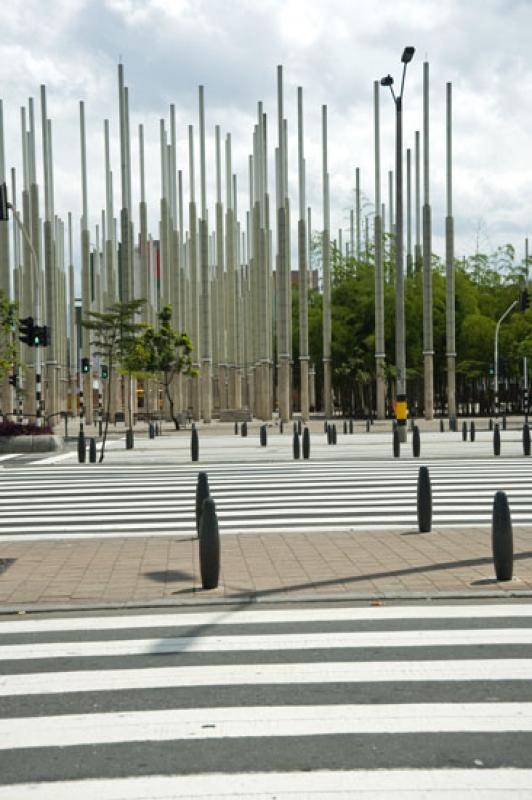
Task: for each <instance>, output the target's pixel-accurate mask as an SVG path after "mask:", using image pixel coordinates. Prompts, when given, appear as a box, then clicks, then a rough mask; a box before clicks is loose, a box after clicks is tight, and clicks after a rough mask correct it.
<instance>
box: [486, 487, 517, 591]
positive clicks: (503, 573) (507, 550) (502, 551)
mask: <svg viewBox="0 0 532 800" xmlns="http://www.w3.org/2000/svg"><path fill="white" fill-rule="evenodd" d="M491 549H492V552H493V565H494V567H495V575H496V577H497V580H498V581H511V580H512V574H513V563H514V541H513V532H512V517H511V514H510V507H509V505H508V498H507V497H506V493H505V492H496V493H495V497H494V498H493V514H492V520H491Z"/></svg>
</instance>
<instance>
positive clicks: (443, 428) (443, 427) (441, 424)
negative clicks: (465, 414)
mask: <svg viewBox="0 0 532 800" xmlns="http://www.w3.org/2000/svg"><path fill="white" fill-rule="evenodd" d="M444 431H445V426H444V424H443V420H442V419H440V433H443V432H444Z"/></svg>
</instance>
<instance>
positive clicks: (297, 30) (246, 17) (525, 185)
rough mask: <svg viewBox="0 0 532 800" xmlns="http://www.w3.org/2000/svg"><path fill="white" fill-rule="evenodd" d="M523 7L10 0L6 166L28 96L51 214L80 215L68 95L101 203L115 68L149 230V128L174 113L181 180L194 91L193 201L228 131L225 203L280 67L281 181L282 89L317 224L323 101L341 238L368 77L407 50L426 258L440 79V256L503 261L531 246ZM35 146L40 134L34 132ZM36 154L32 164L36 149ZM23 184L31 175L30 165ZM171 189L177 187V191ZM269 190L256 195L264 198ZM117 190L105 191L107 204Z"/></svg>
mask: <svg viewBox="0 0 532 800" xmlns="http://www.w3.org/2000/svg"><path fill="white" fill-rule="evenodd" d="M531 30H532V2H531V0H380V2H379V3H376V2H371V1H370V0H365V2H363V1H362V0H327V2H326V1H325V0H47V2H46V3H43V2H42V0H11V2H3V3H1V7H0V31H1V38H0V63H1V64H2V81H1V84H0V96H1V97H2V99H3V103H4V127H5V151H6V166H7V169H9V168H11V167H12V166H14V167H16V168H17V171H18V170H19V169H20V166H21V154H20V107H21V105H23V104H24V103H27V99H28V97H34V98H35V100H36V107H37V110H40V106H39V87H40V85H41V84H43V83H44V84H46V86H47V91H48V113H49V115H50V117H51V118H52V121H53V138H54V160H55V202H56V213H58V214H59V215H60V216H62V217H63V218H66V215H67V212H68V211H72V212H73V215H74V219H75V220H77V219H79V215H80V205H81V203H80V200H81V191H80V179H79V174H80V167H79V164H80V149H79V132H78V131H79V128H78V125H79V101H80V100H84V101H85V103H86V120H87V123H86V124H87V134H88V166H89V206H90V208H89V210H90V216H91V220H92V222H93V223H96V222H97V220H98V216H99V214H100V211H101V209H102V208H103V206H104V189H103V186H104V184H103V120H104V118H109V120H110V124H111V130H112V136H113V140H114V141H113V148H112V158H113V169H114V172H115V189H118V187H119V180H118V178H119V159H118V147H117V140H118V104H117V63H118V62H119V60H121V61H122V63H123V64H124V69H125V75H126V83H127V85H128V86H129V89H130V108H131V114H132V125H131V130H132V153H133V170H134V182H133V202H134V203H135V202H136V201H138V178H137V175H138V158H137V133H136V132H137V129H138V124H139V123H140V122H142V123H144V126H145V138H146V171H147V193H148V201H149V203H150V207H151V212H150V219H151V221H152V229H153V230H155V220H156V209H157V204H158V197H159V192H160V162H159V144H158V142H159V120H160V119H161V118H162V117H166V118H168V109H169V105H170V103H174V104H175V105H176V111H177V122H178V139H179V152H178V159H179V163H178V168H183V170H184V173H185V176H186V173H187V172H188V170H187V156H186V126H187V125H188V124H189V123H193V124H194V125H197V120H198V111H197V94H198V86H199V85H200V84H202V85H204V87H205V99H206V125H207V131H208V142H207V157H208V169H209V176H210V178H209V204H211V205H212V202H213V200H214V196H213V185H212V176H213V166H214V164H213V162H214V136H213V132H214V125H215V124H220V125H221V127H222V130H223V132H224V133H225V132H231V134H232V137H233V144H234V155H233V167H234V169H235V171H236V172H237V173H238V176H239V186H240V197H239V205H240V208H244V207H245V206H246V204H247V177H246V168H247V156H248V153H249V152H250V148H251V136H252V131H253V125H254V121H255V118H256V106H257V101H258V100H262V101H263V102H264V105H265V110H266V111H267V112H268V114H269V115H270V146H271V147H273V146H274V143H275V142H274V139H275V136H274V132H275V117H274V115H275V110H276V109H275V97H276V83H275V81H276V67H277V65H278V64H282V65H283V66H284V75H285V97H286V101H285V103H286V107H285V108H286V111H285V113H286V115H287V117H288V125H289V151H290V155H289V158H290V178H289V181H290V187H291V193H292V198H293V203H294V205H295V204H296V202H297V173H296V166H297V164H296V154H297V136H296V134H297V130H296V124H297V117H296V91H297V87H298V86H302V87H303V89H304V104H305V149H306V157H307V169H308V180H309V197H308V200H309V202H310V203H311V205H312V206H313V220H314V224H315V226H316V227H320V226H321V188H320V180H321V131H320V114H321V106H322V104H327V106H328V118H329V171H330V176H331V178H330V180H331V206H332V213H331V227H332V230H333V232H334V231H335V230H337V229H338V228H339V227H342V228H343V229H344V230H345V231H346V232H347V229H348V209H349V208H350V207H351V206H352V204H353V189H354V172H355V167H357V166H358V167H360V169H361V176H362V189H363V192H364V195H365V197H366V198H367V203H368V205H367V208H368V210H369V208H370V204H371V203H372V202H373V185H374V184H373V180H374V179H373V108H372V95H373V81H374V80H375V79H379V78H380V77H381V76H382V75H385V74H386V73H388V72H390V73H392V75H395V77H396V80H397V79H399V78H400V74H401V72H400V66H401V65H400V57H401V53H402V50H403V47H404V46H405V45H413V46H414V47H415V48H416V54H415V57H414V61H413V62H412V64H411V65H410V67H409V71H408V75H407V85H406V90H405V99H404V104H405V106H404V124H405V130H404V137H405V147H412V148H413V146H414V132H415V130H420V129H421V125H422V106H421V90H422V70H423V67H422V64H423V61H424V60H428V61H429V63H430V76H431V87H430V122H431V147H430V180H431V203H432V208H433V220H434V248H433V249H434V250H435V251H436V252H439V253H440V254H442V255H443V252H444V249H443V240H442V231H443V218H444V215H445V85H446V82H447V81H452V84H453V112H454V132H453V136H454V142H453V146H454V213H455V227H456V252H457V255H462V254H470V253H473V252H474V251H475V250H476V249H477V247H478V248H479V249H480V250H481V251H483V252H491V251H493V250H495V249H496V247H498V246H499V245H503V244H505V243H507V242H511V243H512V244H513V245H514V246H515V248H516V250H517V255H518V257H519V258H521V257H522V255H523V249H524V239H525V237H527V236H529V235H530V236H531V237H532V192H531V188H532V66H531V59H530V44H529V40H530V31H531ZM381 119H382V144H381V152H382V168H383V186H382V190H383V199H387V181H386V180H385V179H386V173H387V170H388V169H391V168H392V167H393V158H394V139H393V121H394V110H393V105H392V102H391V98H390V96H389V93H384V90H382V100H381ZM39 147H40V137H39ZM39 155H40V154H39ZM38 170H39V173H40V174H42V166H41V162H40V157H39V164H38ZM187 180H188V177H185V181H187ZM271 189H272V190H273V186H272V187H271ZM118 206H119V196H118V193H116V196H115V208H117V207H118Z"/></svg>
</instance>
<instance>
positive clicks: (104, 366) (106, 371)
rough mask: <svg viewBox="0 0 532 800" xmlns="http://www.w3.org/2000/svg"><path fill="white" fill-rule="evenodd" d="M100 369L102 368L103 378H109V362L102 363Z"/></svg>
mask: <svg viewBox="0 0 532 800" xmlns="http://www.w3.org/2000/svg"><path fill="white" fill-rule="evenodd" d="M100 370H101V375H102V378H108V377H109V369H108V367H107V364H101V366H100Z"/></svg>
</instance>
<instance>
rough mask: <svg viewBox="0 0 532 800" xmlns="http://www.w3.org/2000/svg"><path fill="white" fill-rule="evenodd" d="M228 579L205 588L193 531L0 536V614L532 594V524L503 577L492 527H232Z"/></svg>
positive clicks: (520, 535)
mask: <svg viewBox="0 0 532 800" xmlns="http://www.w3.org/2000/svg"><path fill="white" fill-rule="evenodd" d="M221 546H222V574H221V581H220V586H219V587H218V588H217V589H215V590H213V591H209V592H207V591H203V590H202V588H201V579H200V575H199V563H198V542H197V539H195V538H178V537H171V536H168V537H151V538H149V537H142V538H118V537H117V538H114V537H113V538H109V539H102V538H99V539H79V540H78V541H72V540H70V541H38V542H20V543H7V544H2V545H0V613H1V611H2V610H6V609H13V608H14V607H15V608H18V607H24V606H27V605H31V606H33V605H34V604H38V605H41V604H43V605H53V606H62V605H63V604H64V605H70V604H84V605H87V604H91V603H94V604H96V605H98V604H106V603H108V604H110V605H113V604H121V603H124V602H125V603H127V602H135V603H139V602H140V603H142V602H144V601H145V602H147V603H153V602H157V601H160V600H162V601H165V602H172V601H173V602H177V603H178V602H180V601H188V602H190V601H195V600H196V601H197V600H198V599H201V600H204V601H205V600H209V599H211V598H224V599H232V600H236V601H238V600H241V601H249V600H250V599H253V598H256V599H262V600H266V599H268V598H269V597H271V598H272V599H273V598H276V599H279V597H282V598H286V599H290V598H293V599H301V598H302V597H305V598H309V597H310V598H314V599H317V598H319V597H325V596H334V597H338V599H341V598H342V596H345V597H347V596H348V595H353V594H356V595H362V596H367V597H378V596H382V595H389V594H398V595H404V594H408V593H412V594H413V595H419V594H421V595H425V594H426V595H431V596H432V595H438V594H439V593H443V594H449V593H451V594H452V593H456V594H463V593H468V592H471V593H473V594H475V593H478V594H481V593H485V592H486V591H489V592H496V593H498V592H500V593H501V594H503V593H506V592H508V591H510V592H531V593H532V527H530V526H527V527H519V526H515V527H514V549H515V561H514V579H513V580H512V581H511V582H507V583H497V582H496V581H495V579H494V571H493V562H492V556H491V532H490V529H489V528H488V527H485V528H481V527H478V528H461V529H460V528H442V529H439V530H434V531H432V532H431V533H425V534H420V533H417V532H416V531H356V532H352V533H323V534H319V533H312V534H308V535H306V534H298V533H286V534H267V535H250V534H247V535H224V536H222V539H221Z"/></svg>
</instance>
